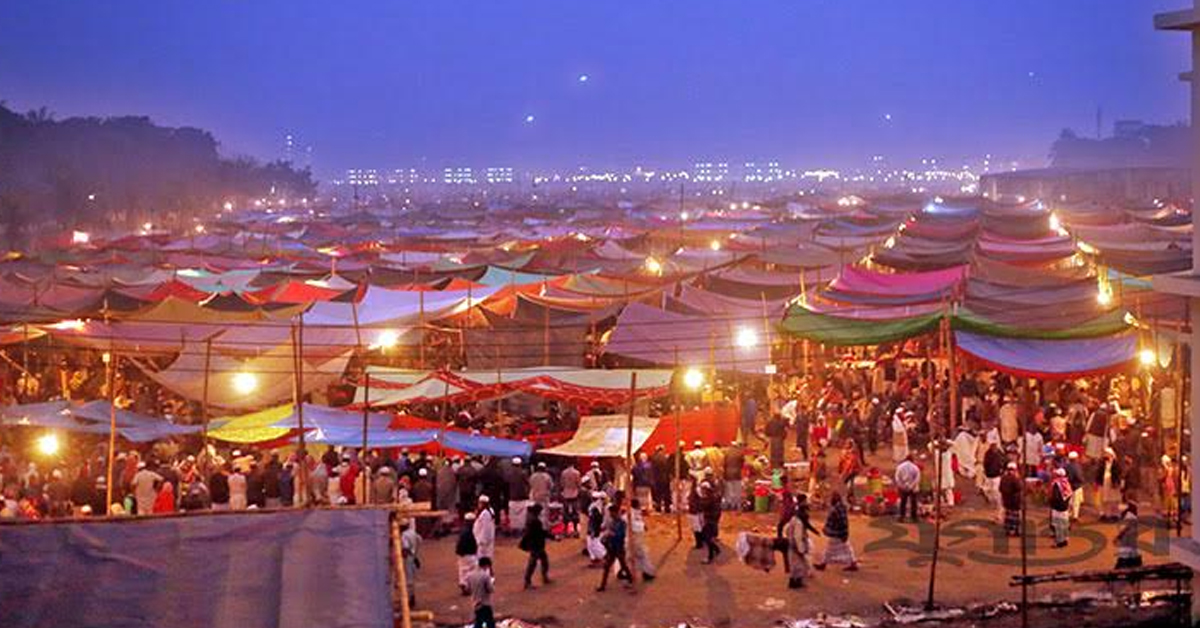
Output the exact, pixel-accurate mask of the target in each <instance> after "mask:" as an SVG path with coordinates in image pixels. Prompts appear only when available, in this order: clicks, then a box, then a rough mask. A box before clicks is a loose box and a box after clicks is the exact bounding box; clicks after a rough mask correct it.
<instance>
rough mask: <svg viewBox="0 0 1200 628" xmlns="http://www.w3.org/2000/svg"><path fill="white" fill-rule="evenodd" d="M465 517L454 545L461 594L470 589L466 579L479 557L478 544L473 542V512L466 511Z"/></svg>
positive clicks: (469, 591)
mask: <svg viewBox="0 0 1200 628" xmlns="http://www.w3.org/2000/svg"><path fill="white" fill-rule="evenodd" d="M465 519H466V523H464V524H463V529H462V531H461V532H459V533H458V542H457V543H456V544H455V545H454V554H455V555H456V556H458V588H459V589H460V590H461V591H462V594H463V595H469V594H470V593H471V590H470V588H469V582H468V580H469V578H470V577H471V573H472V572H474V571H475V568H476V566H477V565H478V564H479V557H478V556H477V555H476V553H477V552H478V551H479V545H478V544H477V543H476V542H475V529H474V528H475V513H473V512H469V513H467V515H466V518H465Z"/></svg>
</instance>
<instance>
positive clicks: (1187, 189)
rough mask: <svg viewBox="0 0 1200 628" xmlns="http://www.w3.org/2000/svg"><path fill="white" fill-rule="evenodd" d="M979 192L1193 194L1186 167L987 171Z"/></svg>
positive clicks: (1110, 196) (1081, 196)
mask: <svg viewBox="0 0 1200 628" xmlns="http://www.w3.org/2000/svg"><path fill="white" fill-rule="evenodd" d="M979 189H980V192H981V193H982V194H983V195H984V196H986V197H987V198H991V199H1013V200H1020V199H1022V198H1024V199H1027V200H1033V199H1041V200H1045V201H1061V202H1070V203H1076V202H1081V201H1101V202H1103V201H1134V202H1146V201H1152V200H1154V199H1187V198H1189V197H1190V195H1191V183H1190V179H1189V174H1188V171H1187V170H1186V169H1184V168H1164V167H1151V166H1147V167H1129V168H1054V167H1051V168H1040V169H1036V170H1017V171H1014V172H996V173H987V174H984V175H983V176H982V177H980V184H979Z"/></svg>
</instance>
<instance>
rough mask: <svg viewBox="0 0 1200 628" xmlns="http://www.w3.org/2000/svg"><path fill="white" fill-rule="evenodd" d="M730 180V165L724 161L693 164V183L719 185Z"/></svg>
mask: <svg viewBox="0 0 1200 628" xmlns="http://www.w3.org/2000/svg"><path fill="white" fill-rule="evenodd" d="M728 178H729V164H728V163H725V162H723V161H722V162H713V161H703V162H697V163H694V164H692V181H696V182H698V183H717V182H720V181H724V180H726V179H728Z"/></svg>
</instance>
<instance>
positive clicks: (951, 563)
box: [417, 480, 1188, 628]
mask: <svg viewBox="0 0 1200 628" xmlns="http://www.w3.org/2000/svg"><path fill="white" fill-rule="evenodd" d="M961 482H962V480H960V488H963V493H964V498H965V499H964V502H965V503H964V504H963V505H961V506H959V507H957V508H955V509H954V511H953V513H952V514H951V515H950V516H949V518H948V519H947V520H946V522H945V523H944V524H943V526H942V533H941V543H940V548H941V549H940V553H939V562H938V565H937V578H936V585H935V592H934V597H935V600H936V602H937V603H938V604H939V605H944V606H965V605H970V604H975V603H993V602H998V601H1001V600H1010V601H1019V600H1020V598H1021V591H1020V589H1019V588H1014V587H1010V586H1009V579H1010V577H1012V576H1014V575H1019V574H1020V573H1021V563H1020V547H1019V544H1018V543H1017V542H1016V540H1015V539H1008V538H1005V537H1004V535H1003V533H1002V532H1001V531H1000V530H999V527H998V526H996V525H995V524H994V523H993V522H992V519H993V511H992V509H991V508H990V507H987V506H986V504H985V503H984V501H983V499H982V497H981V496H979V495H978V494H977V493H975V492H974V490H973V487H963V485H962V484H961ZM1148 510H1150V509H1148V508H1146V507H1143V520H1144V525H1143V527H1142V533H1141V537H1140V538H1141V543H1142V551H1143V555H1144V558H1145V562H1146V563H1147V564H1154V563H1159V562H1167V561H1168V560H1169V559H1168V556H1167V554H1168V551H1167V547H1168V539H1169V537H1170V535H1171V534H1173V531H1168V530H1166V529H1165V528H1163V527H1156V526H1151V525H1145V523H1148V522H1145V520H1146V519H1148V518H1149V517H1147V511H1148ZM813 519H814V524H815V525H816V526H817V527H818V529H819V528H820V526H821V523H822V522H823V520H824V512H822V511H817V512H814V516H813ZM1047 520H1048V513H1046V512H1044V511H1042V510H1041V509H1033V508H1031V509H1030V523H1031V526H1030V531H1031V535H1032V533H1033V531H1034V530H1036V531H1037V532H1038V534H1037V536H1036V538H1030V539H1029V541H1030V545H1029V551H1028V571H1029V573H1048V572H1054V571H1083V570H1091V569H1109V568H1111V567H1112V566H1113V563H1114V561H1115V546H1114V545H1113V543H1112V539H1113V536H1114V534H1115V532H1116V526H1114V525H1110V524H1100V523H1098V522H1097V521H1096V517H1095V516H1094V514H1092V513H1091V512H1090V508H1088V507H1085V509H1084V514H1083V520H1082V521H1081V522H1080V523H1079V524H1077V525H1076V526H1075V527H1074V529H1073V530H1072V536H1071V542H1070V544H1069V545H1068V547H1066V548H1063V549H1055V548H1053V547H1052V545H1053V544H1052V539H1050V538H1049V534H1048V523H1047ZM774 521H775V515H774V514H771V515H755V514H740V513H739V514H732V513H727V514H726V516H724V517H723V518H722V521H721V542H722V545H723V547H724V548H725V551H724V552H723V553H722V554H721V556H720V557H719V558H718V560H717V561H716V563H715V564H713V565H704V564H701V561H702V560H703V559H704V555H703V552H702V551H700V550H693V549H692V539H691V534H690V532H689V530H688V529H687V523H686V521H685V522H684V530H683V534H684V539H683V540H682V541H679V540H677V537H676V524H675V517H674V515H655V516H653V517H651V518H650V520H649V522H648V525H649V527H650V532H649V535H650V536H649V542H650V550H651V556H652V557H653V559H654V561H655V564H656V565H657V567H658V578H657V579H656V580H655V581H653V582H650V583H643V582H640V581H639V582H638V583H637V584H636V586H634V587H629V586H627V585H623V584H615V585H614V584H613V583H612V581H610V585H609V588H608V591H606V592H604V593H597V592H596V591H595V590H594V589H595V587H596V586H597V584H598V583H599V579H600V572H599V570H597V569H591V568H589V567H588V561H587V559H586V558H585V557H584V556H583V555H582V549H583V544H582V541H580V540H578V539H564V540H562V541H560V542H555V543H552V544H551V545H550V547H549V554H550V565H551V569H550V575H551V578H552V580H553V582H552V583H551V584H550V585H548V586H542V585H541V584H540V582H539V581H537V580H535V583H537V587H536V588H535V589H533V590H529V591H525V590H523V586H522V577H523V571H524V567H525V560H526V555H525V554H524V553H523V552H521V551H520V550H519V549H518V548H517V540H516V539H512V538H503V539H500V540H499V541H498V542H497V549H496V560H495V574H496V587H497V593H496V596H495V600H494V602H495V610H496V613H497V616H499V617H516V618H520V619H523V620H527V621H531V622H534V623H538V624H542V625H545V626H565V627H570V628H576V627H578V628H587V627H597V628H604V627H609V626H612V627H629V626H644V627H648V628H656V627H665V626H676V625H678V624H680V623H682V622H686V623H689V624H692V625H696V626H712V627H740V626H747V627H756V628H757V627H763V626H772V625H777V623H778V622H779V621H781V620H786V619H800V618H812V617H816V616H818V615H821V614H826V615H838V616H848V615H852V616H857V617H860V618H863V619H865V620H868V621H871V622H876V621H879V620H881V619H884V618H886V617H888V612H887V611H886V610H885V607H884V604H885V603H891V604H893V605H895V604H897V603H904V602H906V601H907V602H908V603H910V604H913V605H920V604H922V603H923V602H924V600H925V599H926V596H927V594H928V591H929V582H930V566H931V556H932V549H933V545H934V526H933V524H932V523H930V522H923V523H920V524H911V523H905V524H899V523H896V522H895V521H894V519H892V518H891V517H868V516H866V515H862V514H855V515H852V516H851V536H850V540H851V543H852V545H853V546H854V549H855V551H856V552H857V553H858V556H859V559H860V562H861V570H860V571H858V572H854V573H847V572H843V571H842V569H841V568H840V567H830V569H829V570H827V571H824V572H816V575H815V577H813V578H812V579H811V580H810V581H809V582H808V586H807V587H806V588H805V589H802V590H798V591H796V590H789V589H788V588H787V586H786V584H787V583H786V575H785V574H784V572H783V566H782V564H779V565H777V566H776V567H775V568H774V569H773V570H772V571H771V572H770V573H766V572H763V571H758V570H754V569H751V568H749V567H747V566H746V565H744V564H742V563H741V562H739V561H738V559H737V557H736V556H735V555H734V554H735V553H734V550H733V543H734V540H735V538H736V536H737V534H738V532H741V531H754V530H757V531H760V532H763V533H768V532H770V533H773V530H774ZM1187 533H1188V531H1187V530H1185V534H1187ZM816 547H817V552H818V555H819V553H820V551H821V550H822V548H823V547H824V540H823V539H820V538H817V539H816ZM777 556H778V555H777ZM421 559H422V563H423V566H422V569H421V570H420V572H419V573H418V585H417V597H418V603H417V608H420V609H426V610H432V611H434V613H435V617H436V621H437V623H438V624H458V625H461V624H463V623H468V622H469V621H470V620H471V617H472V614H471V613H472V609H471V603H470V600H469V598H465V597H462V596H461V595H460V594H459V590H458V587H457V586H456V566H455V556H454V539H453V537H446V538H442V539H428V540H427V541H426V542H425V543H424V544H423V546H422V552H421ZM1155 586H1157V585H1155ZM1161 586H1162V587H1166V586H1167V585H1165V584H1163V585H1161ZM1095 589H1096V585H1043V586H1038V587H1034V588H1031V590H1030V593H1029V595H1030V599H1031V600H1037V599H1044V598H1047V597H1050V596H1066V595H1070V594H1072V593H1079V592H1085V591H1094V590H1095ZM1047 613H1049V611H1047ZM1039 617H1041V618H1043V619H1046V620H1048V621H1049V620H1050V619H1051V617H1053V614H1052V613H1051V614H1043V615H1040V616H1039ZM1084 619H1086V618H1084ZM1099 619H1103V617H1100V618H1099ZM1059 620H1061V617H1060V618H1059V619H1056V620H1053V622H1052V623H1053V624H1055V625H1058V624H1060V623H1061V622H1060V621H1059ZM1005 621H1008V620H1007V619H1004V620H1002V621H999V622H998V623H999V624H1002V625H1003V624H1004V622H1005ZM1087 624H1089V622H1088V621H1081V622H1080V623H1078V624H1077V625H1080V626H1082V625H1087ZM989 625H990V624H989ZM1017 625H1019V623H1018V624H1017ZM1032 625H1047V624H1044V623H1034V624H1032ZM1091 625H1099V624H1091Z"/></svg>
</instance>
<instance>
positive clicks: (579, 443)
mask: <svg viewBox="0 0 1200 628" xmlns="http://www.w3.org/2000/svg"><path fill="white" fill-rule="evenodd" d="M657 427H658V419H654V418H650V417H646V416H634V417H633V438H632V439H631V440H632V441H633V447H632V450H633V451H637V450H639V449H641V448H642V445H644V444H645V443H646V439H648V438H650V435H651V434H653V433H654V430H655V428H657ZM626 440H630V439H629V416H628V415H620V414H606V415H599V416H585V417H580V418H579V429H578V430H576V431H575V435H574V436H572V437H571V440H569V441H567V442H565V443H563V444H561V445H559V446H558V447H551V448H550V449H542V450H540V451H538V453H540V454H546V455H550V456H571V457H581V456H586V457H588V458H623V457H624V456H625V443H626Z"/></svg>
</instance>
